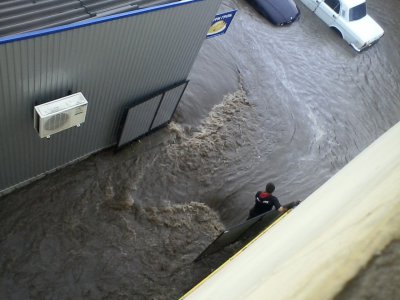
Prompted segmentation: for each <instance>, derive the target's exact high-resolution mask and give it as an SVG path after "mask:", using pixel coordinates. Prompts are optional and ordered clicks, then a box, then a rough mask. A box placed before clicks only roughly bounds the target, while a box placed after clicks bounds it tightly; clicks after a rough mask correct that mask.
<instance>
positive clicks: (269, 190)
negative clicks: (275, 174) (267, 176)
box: [265, 182, 275, 194]
mask: <svg viewBox="0 0 400 300" xmlns="http://www.w3.org/2000/svg"><path fill="white" fill-rule="evenodd" d="M265 191H266V192H267V193H270V194H272V193H273V192H274V191H275V185H274V184H273V183H272V182H268V183H267V186H266V187H265Z"/></svg>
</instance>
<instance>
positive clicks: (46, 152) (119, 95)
mask: <svg viewBox="0 0 400 300" xmlns="http://www.w3.org/2000/svg"><path fill="white" fill-rule="evenodd" d="M220 2H221V1H220V0H204V1H199V2H193V3H188V4H185V5H181V6H176V7H170V8H168V9H161V10H156V11H151V12H148V13H144V14H139V15H134V16H131V17H128V18H122V19H117V20H113V21H109V22H104V23H99V24H94V25H91V26H85V27H80V28H76V29H74V30H67V31H61V32H58V33H54V34H49V35H43V36H38V37H35V38H30V39H23V40H19V41H14V42H10V43H4V44H1V45H0V120H1V125H2V126H0V139H1V144H0V191H2V190H4V189H6V188H8V187H11V186H13V185H15V184H17V183H20V182H22V181H25V180H28V179H29V178H32V177H34V176H37V175H39V174H42V173H44V172H47V171H50V170H52V169H55V168H57V167H59V166H62V165H65V164H66V163H68V162H70V161H73V160H75V159H77V158H79V157H82V156H85V155H87V154H89V153H93V152H95V151H97V150H100V149H103V148H105V147H108V146H111V145H113V144H115V143H116V141H117V132H118V127H119V124H120V121H121V118H122V115H123V110H124V107H126V106H127V104H128V103H132V101H134V100H135V99H143V98H145V97H146V96H147V95H150V94H152V93H153V92H154V91H158V90H160V89H163V88H165V87H168V86H171V85H173V84H174V83H177V82H181V81H184V80H185V79H186V78H187V76H188V74H189V71H190V69H191V67H192V65H193V62H194V60H195V58H196V56H197V54H198V51H199V49H200V47H201V44H202V42H203V40H204V38H205V34H206V32H207V30H208V28H209V25H210V23H211V20H212V19H213V17H214V16H215V13H216V11H217V9H218V7H219V4H220ZM68 91H71V92H79V91H80V92H82V93H83V95H84V96H85V97H86V99H87V100H88V102H89V104H88V112H87V116H86V121H85V123H84V124H82V126H81V127H80V128H71V129H68V130H66V131H64V132H61V133H58V134H55V135H53V136H52V137H51V138H50V139H40V138H39V136H38V134H37V133H36V131H35V130H34V127H33V107H34V105H37V104H41V103H44V102H48V101H51V100H54V99H56V98H60V97H63V96H66V95H67V93H68Z"/></svg>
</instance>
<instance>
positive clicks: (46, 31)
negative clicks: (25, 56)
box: [0, 0, 204, 45]
mask: <svg viewBox="0 0 400 300" xmlns="http://www.w3.org/2000/svg"><path fill="white" fill-rule="evenodd" d="M200 1H204V0H182V1H179V2H173V3H167V4H161V5H157V6H153V7H146V8H143V9H138V10H134V11H129V12H123V13H118V14H115V15H111V16H105V17H100V18H94V19H90V20H84V21H79V22H76V23H72V24H68V25H61V26H56V27H52V28H46V29H39V30H35V31H31V32H27V33H20V34H14V35H10V36H5V37H2V38H0V45H1V44H7V43H12V42H16V41H21V40H26V39H30V38H35V37H39V36H43V35H49V34H54V33H58V32H62V31H67V30H72V29H77V28H81V27H86V26H90V25H95V24H100V23H105V22H109V21H114V20H118V19H124V18H128V17H133V16H137V15H141V14H145V13H149V12H154V11H157V10H164V9H168V8H172V7H176V6H182V5H186V4H190V3H195V2H200Z"/></svg>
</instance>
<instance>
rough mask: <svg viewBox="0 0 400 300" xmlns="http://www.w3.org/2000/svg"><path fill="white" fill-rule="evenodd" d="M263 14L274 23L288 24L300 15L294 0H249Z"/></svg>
mask: <svg viewBox="0 0 400 300" xmlns="http://www.w3.org/2000/svg"><path fill="white" fill-rule="evenodd" d="M247 1H248V2H249V4H250V5H252V6H253V7H254V9H255V10H257V11H258V12H259V13H260V14H261V15H263V16H264V17H265V18H266V19H268V20H269V21H270V22H271V23H272V24H274V25H279V26H283V25H288V24H291V23H293V22H294V21H296V20H297V19H298V18H299V17H300V10H299V8H298V7H297V5H296V3H295V2H294V1H293V0H247Z"/></svg>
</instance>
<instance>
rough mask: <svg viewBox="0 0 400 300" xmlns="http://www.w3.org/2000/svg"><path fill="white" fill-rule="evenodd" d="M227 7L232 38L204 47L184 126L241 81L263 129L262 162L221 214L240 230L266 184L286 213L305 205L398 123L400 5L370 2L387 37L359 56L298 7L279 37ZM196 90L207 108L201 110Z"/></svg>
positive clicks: (244, 10) (247, 10) (259, 138)
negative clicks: (295, 204) (289, 206)
mask: <svg viewBox="0 0 400 300" xmlns="http://www.w3.org/2000/svg"><path fill="white" fill-rule="evenodd" d="M224 3H225V6H222V7H221V10H224V9H225V10H228V9H229V8H230V7H236V8H238V9H239V12H238V14H237V15H236V17H235V20H234V22H233V25H232V27H231V28H230V29H229V32H228V33H227V34H226V35H225V36H223V37H220V38H214V39H210V40H207V41H206V42H205V44H204V46H203V48H202V50H201V53H200V56H199V59H198V61H197V63H196V65H195V67H194V69H193V71H192V80H193V82H192V86H191V87H190V89H189V92H190V91H192V93H193V94H192V95H189V97H187V98H188V99H187V101H184V102H183V104H182V105H181V109H180V116H181V118H180V120H182V121H183V122H185V123H188V124H193V123H196V122H197V120H198V118H199V114H198V111H201V112H203V113H205V112H206V110H207V109H208V108H209V105H210V103H213V102H214V101H218V97H217V95H218V93H216V91H218V87H221V90H222V91H224V92H225V91H229V90H230V91H233V90H235V88H237V76H238V71H239V72H240V74H241V76H242V78H243V85H244V89H245V90H246V92H247V96H248V99H249V102H250V103H251V104H253V105H254V106H255V109H256V111H257V114H258V118H255V119H252V120H248V122H251V123H253V124H254V126H255V127H256V128H257V134H254V136H255V138H256V139H255V140H254V141H253V144H254V147H255V148H257V153H259V154H260V159H259V161H258V163H257V164H256V165H254V166H252V170H253V172H251V173H249V174H247V175H246V176H237V177H236V178H235V180H234V183H232V185H234V186H236V187H237V189H236V190H235V189H234V188H233V187H232V188H231V187H230V186H229V184H228V185H227V186H226V190H227V194H228V195H227V197H226V198H224V199H223V200H222V201H224V202H225V203H229V204H227V206H228V207H229V210H227V211H224V209H223V206H224V205H222V206H220V207H221V211H220V212H221V215H222V217H223V219H224V221H226V222H227V223H234V222H237V221H239V220H241V219H243V217H244V216H245V215H246V213H247V211H246V209H247V208H248V207H249V206H250V205H251V202H252V201H253V194H254V191H257V190H259V189H262V188H263V187H264V185H265V183H266V182H267V181H269V180H271V181H274V182H275V183H276V186H277V189H276V194H277V196H279V198H280V199H281V201H282V202H283V203H285V202H290V201H292V200H302V199H304V198H305V197H306V196H307V195H309V194H310V193H312V192H313V191H314V190H315V189H316V188H317V187H319V186H320V185H321V184H323V183H324V182H325V181H326V180H327V179H329V178H330V177H331V176H332V175H333V174H335V173H336V172H337V171H338V170H340V169H341V168H342V167H343V166H344V165H345V164H346V163H347V162H348V161H349V160H351V159H352V158H353V157H354V156H355V155H357V154H358V153H359V152H360V151H362V150H363V149H364V148H365V147H367V146H368V145H369V144H370V143H371V142H372V141H374V140H375V139H376V138H378V137H379V136H380V135H381V134H382V133H383V132H385V131H386V130H387V129H389V128H390V127H391V126H392V125H394V124H395V123H397V122H398V121H399V120H400V52H399V50H398V49H399V47H400V27H399V26H398V21H397V19H398V16H399V14H400V2H399V1H397V0H387V1H377V0H372V1H368V10H369V14H370V15H371V16H372V17H373V18H374V19H375V20H376V21H377V22H378V23H379V24H380V25H381V26H382V27H383V28H384V30H385V36H384V37H383V38H382V39H381V40H380V41H379V42H378V44H376V45H374V46H373V47H372V48H370V49H368V50H367V51H364V52H362V53H360V54H359V53H356V52H355V51H353V50H352V48H351V47H349V46H348V45H347V44H346V43H345V42H344V41H343V40H342V39H341V38H339V37H338V36H337V35H336V34H335V33H334V32H333V31H332V30H330V29H329V28H328V27H327V26H326V25H325V24H324V23H322V21H320V20H319V19H318V18H317V17H316V16H315V15H313V14H312V13H311V12H310V11H309V10H308V9H307V8H306V7H305V6H304V5H302V3H301V2H300V1H297V3H298V6H299V8H300V10H301V18H300V20H299V22H295V23H293V24H292V25H291V26H288V27H282V28H277V27H274V26H272V25H270V24H269V23H268V21H266V20H264V19H263V18H262V17H261V16H260V15H259V14H258V13H256V12H255V11H254V10H253V9H252V8H251V7H249V6H248V5H247V3H246V2H244V1H235V2H224ZM215 66H217V68H216V67H215ZM200 74H201V75H200ZM207 75H209V76H207ZM235 75H236V77H235ZM199 78H200V80H198V79H199ZM235 80H236V81H235ZM208 86H211V87H212V90H211V91H207V90H208ZM198 90H203V92H202V93H203V94H200V95H201V96H202V98H200V99H198V100H200V101H195V100H194V99H195V98H196V96H197V95H198V94H197V91H198ZM192 101H195V102H196V103H195V104H193V102H192ZM204 103H205V105H204ZM247 164H248V160H247V158H245V159H243V161H242V162H241V163H239V164H238V163H235V164H234V165H231V166H230V168H232V169H236V170H237V171H238V173H240V170H241V169H242V168H243V167H244V166H246V165H247ZM229 171H230V172H231V170H229ZM228 191H229V193H228ZM232 192H233V193H232ZM220 200H221V199H218V201H220ZM231 202H234V203H235V204H234V205H233V206H234V207H235V208H234V209H232V207H231V206H232V204H230V203H231Z"/></svg>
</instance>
